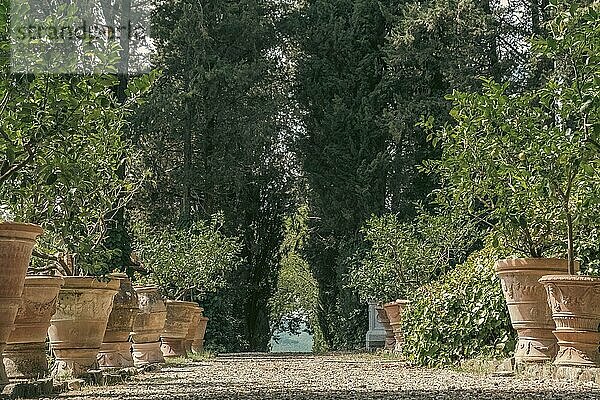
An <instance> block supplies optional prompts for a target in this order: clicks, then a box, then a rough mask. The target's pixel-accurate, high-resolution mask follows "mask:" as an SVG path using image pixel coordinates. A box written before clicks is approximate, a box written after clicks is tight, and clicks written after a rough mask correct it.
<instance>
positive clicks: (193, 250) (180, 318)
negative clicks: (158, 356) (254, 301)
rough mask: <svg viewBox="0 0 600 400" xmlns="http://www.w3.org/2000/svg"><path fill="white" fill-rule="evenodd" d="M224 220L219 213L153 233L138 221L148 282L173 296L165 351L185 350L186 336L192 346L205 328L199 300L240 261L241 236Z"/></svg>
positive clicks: (163, 336) (140, 253) (168, 353)
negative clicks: (224, 229)
mask: <svg viewBox="0 0 600 400" xmlns="http://www.w3.org/2000/svg"><path fill="white" fill-rule="evenodd" d="M222 223H223V221H222V216H221V215H215V216H214V217H213V218H212V219H211V221H209V222H203V221H198V222H196V223H193V224H192V225H191V226H189V227H187V228H185V227H184V228H181V227H180V228H175V227H174V228H172V229H167V230H164V229H163V230H161V231H160V232H152V234H150V233H149V232H150V231H151V229H150V228H149V227H148V226H143V225H142V224H141V223H140V224H139V225H138V227H137V232H136V236H137V239H136V244H135V250H136V254H138V256H139V258H140V260H141V262H142V263H143V265H144V266H145V267H146V268H147V269H148V270H149V271H150V275H149V276H148V277H147V278H146V281H147V282H146V283H148V284H154V285H157V286H158V287H160V289H161V291H162V293H163V294H164V296H165V297H166V298H169V299H172V300H168V301H167V302H166V308H167V310H166V311H167V318H166V323H165V325H164V330H163V332H162V333H161V341H162V346H161V350H162V352H163V355H164V357H179V356H185V355H186V354H187V352H186V343H187V342H186V340H187V341H189V343H187V346H188V348H189V350H191V344H192V342H193V340H194V338H195V337H196V331H197V330H198V329H199V328H200V329H201V328H202V326H200V324H201V320H200V316H201V311H202V309H201V308H200V306H199V305H198V303H197V301H199V300H202V298H203V296H204V295H206V294H208V293H213V292H214V291H216V290H217V289H218V288H220V287H222V286H223V285H224V284H225V279H226V276H227V272H228V271H230V270H231V269H234V268H237V267H238V265H239V263H240V256H239V254H240V250H241V247H240V243H239V240H238V239H237V238H230V237H227V236H225V235H223V234H222V233H221V232H220V227H221V226H222ZM203 321H204V320H203ZM192 323H194V326H192ZM202 323H203V322H202ZM140 329H143V327H140ZM134 340H135V337H134ZM134 348H135V344H134ZM140 356H141V357H143V354H142V355H140Z"/></svg>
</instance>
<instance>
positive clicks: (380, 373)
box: [60, 356, 600, 400]
mask: <svg viewBox="0 0 600 400" xmlns="http://www.w3.org/2000/svg"><path fill="white" fill-rule="evenodd" d="M60 398H61V399H87V400H90V399H98V400H100V399H102V400H110V399H115V400H117V399H132V400H152V399H214V400H221V399H223V400H224V399H248V400H249V399H253V400H254V399H267V400H283V399H302V400H304V399H363V400H383V399H386V400H387V399H390V400H391V399H424V400H425V399H426V400H429V399H431V400H434V399H435V400H437V399H457V400H458V399H461V400H468V399H556V400H558V399H600V387H599V386H597V385H595V384H582V383H578V384H571V383H566V382H558V381H549V380H548V381H542V380H525V379H522V378H514V377H493V376H484V375H477V374H472V373H467V372H457V371H451V370H438V369H416V368H406V367H404V366H403V365H402V364H401V363H399V362H397V361H393V360H387V361H386V360H384V359H374V358H372V357H370V358H364V357H360V356H357V357H348V356H324V357H283V358H274V357H251V358H248V357H243V358H242V357H231V358H216V359H212V360H207V361H203V362H195V363H190V364H186V365H181V366H169V367H167V368H164V369H163V370H162V371H160V372H158V373H152V374H146V375H142V376H138V377H136V378H135V380H134V381H132V382H129V383H128V384H125V385H120V386H110V387H87V388H84V389H83V390H82V391H81V392H70V393H66V394H64V395H62V396H60Z"/></svg>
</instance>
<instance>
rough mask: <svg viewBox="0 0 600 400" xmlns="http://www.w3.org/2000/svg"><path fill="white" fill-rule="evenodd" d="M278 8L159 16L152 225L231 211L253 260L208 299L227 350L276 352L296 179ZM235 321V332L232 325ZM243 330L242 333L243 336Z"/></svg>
mask: <svg viewBox="0 0 600 400" xmlns="http://www.w3.org/2000/svg"><path fill="white" fill-rule="evenodd" d="M274 18H275V13H274V9H273V7H272V4H270V3H269V1H268V0H237V1H233V0H211V1H197V0H182V1H171V0H166V1H162V2H161V3H159V5H158V8H157V10H156V12H155V17H154V26H153V30H154V32H155V35H156V45H157V51H158V58H157V60H156V63H157V66H158V67H159V68H161V69H162V70H163V75H162V77H161V79H160V81H159V82H158V84H157V86H156V88H155V90H154V92H153V94H152V97H151V98H150V100H149V103H148V104H147V106H146V107H145V109H144V110H142V112H141V113H140V114H139V118H138V132H140V134H141V140H140V143H141V146H142V147H143V149H144V154H145V156H146V160H145V162H146V165H147V166H149V167H150V169H151V170H152V173H153V176H154V181H155V185H149V186H148V187H147V188H146V190H145V192H144V195H143V197H142V198H141V199H140V203H139V206H140V207H139V208H140V209H144V210H146V211H145V214H146V218H147V220H148V221H149V222H150V223H151V224H154V226H156V227H160V226H162V225H164V224H177V225H179V226H187V225H188V224H189V223H190V222H191V221H193V220H196V219H207V218H209V217H210V215H212V214H214V213H216V212H223V213H224V219H225V226H224V229H225V233H226V234H228V235H234V236H239V237H241V239H242V242H243V250H242V256H243V257H244V263H243V265H242V266H241V267H240V268H239V269H238V270H236V271H234V272H233V274H232V275H231V276H230V277H229V281H230V285H229V287H227V288H226V289H224V290H223V291H221V292H220V293H218V294H217V295H216V296H215V297H214V298H210V299H203V301H205V302H208V303H209V305H210V306H209V307H207V313H208V315H209V317H211V318H212V320H213V323H212V324H211V327H213V329H220V328H222V329H223V330H227V329H228V330H229V331H228V332H225V331H223V332H217V333H216V334H213V335H211V336H212V337H213V338H216V340H217V341H218V343H216V344H217V345H219V346H220V348H222V349H226V350H262V351H264V350H266V349H267V346H268V342H269V339H270V324H269V318H268V316H269V310H268V300H269V298H270V297H271V295H272V293H273V292H274V290H275V285H276V280H277V270H278V265H279V263H278V261H279V260H278V249H279V247H280V243H281V240H282V233H283V232H282V223H283V216H284V215H285V214H286V213H287V211H288V209H290V210H291V208H289V206H290V204H289V203H290V201H289V197H288V189H289V186H290V182H291V181H290V176H289V175H288V173H287V172H286V165H285V163H286V158H285V153H284V149H285V146H284V145H283V144H282V140H283V139H284V138H285V137H286V123H285V122H286V121H285V115H286V112H285V110H286V109H285V104H286V97H285V93H284V88H285V84H284V80H283V77H282V76H281V73H280V71H281V70H280V69H279V68H278V67H279V63H280V58H279V56H280V55H279V53H278V52H277V51H276V49H277V46H278V37H277V34H276V31H275V21H274ZM227 327H229V328H227ZM240 332H242V334H241V335H240V334H239V333H240Z"/></svg>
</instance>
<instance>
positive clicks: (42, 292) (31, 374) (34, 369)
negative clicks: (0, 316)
mask: <svg viewBox="0 0 600 400" xmlns="http://www.w3.org/2000/svg"><path fill="white" fill-rule="evenodd" d="M62 284H63V278H61V277H54V276H28V277H27V278H25V288H24V290H23V302H22V304H21V307H20V308H19V312H18V313H17V318H16V319H15V330H14V331H12V333H11V335H10V337H9V339H8V344H7V346H6V349H4V366H5V368H6V372H7V375H8V377H9V378H11V379H35V378H42V377H44V376H46V375H47V374H48V359H47V357H46V337H47V336H48V327H49V326H50V318H51V317H52V315H54V313H55V311H56V301H57V297H58V290H59V289H60V287H61V286H62Z"/></svg>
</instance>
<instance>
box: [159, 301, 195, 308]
mask: <svg viewBox="0 0 600 400" xmlns="http://www.w3.org/2000/svg"><path fill="white" fill-rule="evenodd" d="M165 304H171V305H180V306H188V307H200V306H199V305H198V303H196V302H195V301H183V300H165Z"/></svg>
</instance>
